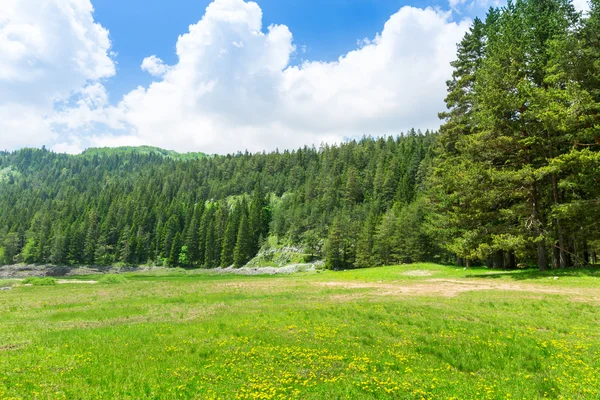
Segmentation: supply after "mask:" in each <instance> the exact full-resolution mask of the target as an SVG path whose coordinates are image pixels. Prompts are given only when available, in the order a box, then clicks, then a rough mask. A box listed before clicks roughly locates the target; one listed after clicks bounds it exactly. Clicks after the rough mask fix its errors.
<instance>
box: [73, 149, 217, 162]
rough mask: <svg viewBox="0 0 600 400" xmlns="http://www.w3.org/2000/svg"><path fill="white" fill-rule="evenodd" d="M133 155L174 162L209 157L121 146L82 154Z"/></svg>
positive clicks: (89, 155) (89, 150)
mask: <svg viewBox="0 0 600 400" xmlns="http://www.w3.org/2000/svg"><path fill="white" fill-rule="evenodd" d="M131 153H137V154H153V153H154V154H158V155H162V156H164V157H168V158H172V159H174V160H195V159H198V158H204V157H208V155H207V154H204V153H200V152H189V153H178V152H176V151H173V150H165V149H161V148H158V147H153V146H121V147H94V148H89V149H86V150H85V151H84V152H83V153H81V155H82V156H84V157H93V156H100V157H108V156H111V155H114V154H119V155H127V154H131Z"/></svg>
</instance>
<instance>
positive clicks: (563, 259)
mask: <svg viewBox="0 0 600 400" xmlns="http://www.w3.org/2000/svg"><path fill="white" fill-rule="evenodd" d="M552 194H553V196H554V205H556V206H557V205H558V204H559V200H560V199H559V194H558V184H557V181H556V175H554V174H552ZM556 230H557V231H558V253H559V265H560V268H567V267H568V266H569V262H568V259H567V253H566V252H565V250H566V243H565V236H564V235H563V229H562V224H561V221H560V219H558V218H557V219H556Z"/></svg>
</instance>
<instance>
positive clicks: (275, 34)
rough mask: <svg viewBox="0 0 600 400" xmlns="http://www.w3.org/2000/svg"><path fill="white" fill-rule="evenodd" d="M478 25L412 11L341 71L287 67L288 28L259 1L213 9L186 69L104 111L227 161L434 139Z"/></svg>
mask: <svg viewBox="0 0 600 400" xmlns="http://www.w3.org/2000/svg"><path fill="white" fill-rule="evenodd" d="M469 23H470V21H466V20H465V21H463V22H461V23H454V22H451V21H450V13H445V12H441V11H439V10H434V9H431V8H427V9H418V8H412V7H404V8H402V9H401V10H400V11H398V13H396V14H394V15H393V16H391V17H390V19H389V20H388V21H387V22H386V24H385V26H384V28H383V30H382V32H381V33H380V34H377V35H376V36H375V37H374V38H372V39H368V40H362V41H361V43H360V46H359V48H358V49H357V50H355V51H352V52H350V53H348V54H346V55H344V56H342V57H340V58H339V59H338V60H337V61H335V62H305V63H303V64H302V65H300V66H289V60H290V56H291V55H292V54H293V52H294V51H295V46H294V45H293V41H292V34H291V32H290V31H289V29H288V28H287V27H286V26H283V25H271V26H269V27H268V28H267V30H266V31H263V30H262V12H261V10H260V8H259V6H258V5H257V4H256V3H253V2H244V1H243V0H215V1H214V2H213V3H211V4H210V5H209V6H208V7H207V9H206V13H205V15H204V16H203V18H202V19H201V20H200V21H199V22H198V23H197V24H195V25H192V26H190V29H189V32H188V33H186V34H184V35H182V36H180V37H179V40H178V42H177V47H176V49H177V56H178V62H177V63H176V64H175V65H172V66H170V67H169V68H168V69H165V70H162V69H160V70H159V71H156V72H160V74H162V76H163V77H162V79H161V80H159V81H157V82H154V83H152V84H150V86H148V87H139V88H137V89H136V90H134V91H132V92H130V93H129V94H127V95H126V96H125V97H124V98H123V100H122V101H121V102H120V103H119V104H118V106H116V107H112V108H105V109H103V112H102V113H103V115H110V117H109V118H108V119H112V120H113V121H115V120H119V121H120V124H121V125H122V126H126V127H127V128H128V131H127V136H128V137H129V138H131V137H132V136H133V137H136V138H138V139H139V140H140V142H143V143H151V144H153V145H157V146H161V147H166V148H172V149H176V150H179V151H187V150H201V151H205V152H218V153H223V152H232V151H237V150H244V149H249V150H251V151H259V150H263V149H267V150H270V149H275V148H276V147H279V148H294V147H298V146H302V145H304V144H313V143H314V144H317V145H318V144H320V143H321V142H339V141H341V140H343V138H345V137H350V136H362V135H363V134H372V135H382V134H397V133H400V132H402V131H406V130H408V129H410V128H411V127H417V128H421V129H427V128H431V129H436V128H437V127H438V126H439V120H438V118H437V112H438V111H439V110H442V109H443V108H444V103H443V97H444V93H445V81H446V80H447V79H448V77H449V76H450V74H451V67H450V65H449V63H450V61H451V60H452V59H453V58H454V56H455V51H456V43H457V42H458V41H459V40H460V39H461V37H462V36H463V34H464V32H465V31H466V30H467V28H468V26H469ZM157 60H158V59H156V58H152V57H150V58H147V59H146V60H144V64H146V69H147V70H148V71H150V72H152V71H153V70H154V67H155V66H164V64H163V63H162V62H157ZM158 61H159V60H158ZM113 126H115V124H114V123H113Z"/></svg>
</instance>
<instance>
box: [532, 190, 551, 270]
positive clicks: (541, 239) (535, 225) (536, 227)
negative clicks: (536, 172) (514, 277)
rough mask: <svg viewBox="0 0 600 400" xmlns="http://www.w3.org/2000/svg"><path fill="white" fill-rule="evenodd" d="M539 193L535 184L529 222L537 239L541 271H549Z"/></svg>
mask: <svg viewBox="0 0 600 400" xmlns="http://www.w3.org/2000/svg"><path fill="white" fill-rule="evenodd" d="M538 200H539V199H538V193H537V188H536V185H535V183H533V185H532V187H531V192H530V198H529V201H530V202H531V220H530V221H529V230H530V231H531V233H533V234H534V237H535V238H536V239H537V261H538V267H539V269H540V271H545V270H547V269H548V249H547V246H546V244H547V240H546V236H545V235H544V230H543V227H542V220H541V218H540V212H539V209H538V207H539V206H538Z"/></svg>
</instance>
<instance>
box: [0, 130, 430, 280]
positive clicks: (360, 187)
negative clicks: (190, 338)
mask: <svg viewBox="0 0 600 400" xmlns="http://www.w3.org/2000/svg"><path fill="white" fill-rule="evenodd" d="M435 137H436V135H435V134H432V133H430V132H425V133H421V132H418V131H414V130H413V131H411V132H408V133H407V135H404V136H400V137H396V138H392V137H388V138H379V139H374V138H367V137H365V138H363V139H362V140H360V141H349V142H346V143H342V144H340V145H335V146H329V145H323V146H321V147H320V148H319V149H316V148H314V147H311V148H309V147H304V148H302V149H298V150H295V151H284V152H273V153H269V154H267V153H257V154H250V153H247V152H246V153H238V154H234V155H227V156H210V157H206V156H199V157H198V158H196V159H191V160H190V159H184V158H173V157H170V156H166V157H165V155H164V154H161V153H154V152H152V151H150V152H148V151H147V149H144V151H140V152H137V151H135V149H128V151H123V149H101V150H98V149H95V150H94V151H93V152H86V153H84V154H81V155H65V154H56V153H53V152H51V151H48V150H46V149H40V150H38V149H22V150H19V151H15V152H11V153H9V152H4V153H0V224H1V225H0V244H1V246H0V261H1V262H2V263H5V264H8V263H16V262H23V263H52V264H60V265H94V264H96V265H109V264H115V263H122V264H125V265H138V264H151V265H166V266H181V267H206V268H213V267H218V266H230V265H235V266H241V265H244V264H246V263H247V262H248V261H249V260H250V259H251V258H252V257H254V256H255V255H256V254H257V252H258V251H259V249H260V247H261V245H262V244H263V243H264V242H265V240H266V239H267V238H268V237H276V238H277V241H278V242H279V243H282V244H291V245H298V246H300V247H302V248H304V249H305V252H306V253H307V257H324V256H326V255H327V254H326V252H329V255H330V257H328V260H329V265H330V267H331V268H342V267H344V268H346V267H352V266H372V265H377V264H385V263H392V262H397V260H400V259H402V260H407V261H408V260H419V259H421V257H422V256H423V255H426V256H427V257H430V254H433V253H435V251H432V252H429V251H428V250H429V249H427V248H426V247H427V246H429V243H419V246H421V247H422V248H421V247H419V250H413V249H412V248H411V249H410V250H407V251H406V252H405V253H402V254H400V253H398V252H393V254H392V253H391V252H390V251H389V250H387V247H389V246H392V247H394V246H393V245H392V244H389V245H386V246H382V245H381V243H382V242H383V241H384V240H386V241H389V240H392V239H393V238H392V237H389V236H388V235H379V236H378V233H377V227H378V225H379V220H380V219H381V216H382V215H385V214H386V213H390V215H391V210H404V209H405V205H409V204H413V203H414V200H415V198H416V197H417V195H418V192H419V191H420V189H419V188H420V187H421V186H422V183H423V179H424V177H425V175H426V174H425V172H424V170H425V166H426V165H428V164H429V163H430V162H431V160H432V157H433V154H432V151H433V147H434V146H433V144H434V143H435ZM411 207H412V208H415V207H414V206H411ZM412 208H411V209H412ZM417 208H418V207H417ZM419 210H420V208H419ZM419 210H416V209H415V215H416V214H418V213H419V212H420V211H419ZM394 212H396V211H394ZM404 212H405V211H404ZM365 220H369V221H370V222H369V227H370V229H369V230H365V229H364V223H363V221H365ZM386 221H387V220H386ZM386 223H387V224H388V225H389V222H386ZM410 228H411V229H413V230H414V229H419V227H418V226H416V227H412V226H411V227H410ZM338 230H339V231H340V232H341V233H342V235H341V237H340V238H339V241H338V238H337V237H336V236H335V235H334V234H333V233H331V234H330V232H337V231H338ZM378 237H381V240H377V238H378ZM336 241H337V242H336ZM370 243H375V244H376V245H375V246H372V245H371V244H370ZM336 246H337V247H336ZM432 248H433V246H432ZM335 252H339V256H337V257H334V256H333V255H332V254H333V253H335ZM431 257H433V256H431Z"/></svg>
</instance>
